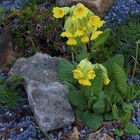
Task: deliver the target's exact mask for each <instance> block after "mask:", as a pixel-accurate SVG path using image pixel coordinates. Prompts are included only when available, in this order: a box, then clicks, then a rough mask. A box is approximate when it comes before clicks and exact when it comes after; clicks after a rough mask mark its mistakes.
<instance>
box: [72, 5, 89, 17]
mask: <svg viewBox="0 0 140 140" xmlns="http://www.w3.org/2000/svg"><path fill="white" fill-rule="evenodd" d="M88 12H89V10H88V9H87V8H86V7H85V6H84V5H83V4H81V3H79V4H77V6H76V7H75V9H74V10H73V15H74V16H75V17H76V18H80V19H82V18H83V17H86V16H87V14H88Z"/></svg>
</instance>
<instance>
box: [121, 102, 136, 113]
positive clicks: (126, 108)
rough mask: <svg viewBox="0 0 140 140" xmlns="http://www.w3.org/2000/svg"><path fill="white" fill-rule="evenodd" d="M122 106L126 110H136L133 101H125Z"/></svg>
mask: <svg viewBox="0 0 140 140" xmlns="http://www.w3.org/2000/svg"><path fill="white" fill-rule="evenodd" d="M122 107H123V111H124V112H128V111H133V110H134V106H133V104H132V103H126V102H123V104H122Z"/></svg>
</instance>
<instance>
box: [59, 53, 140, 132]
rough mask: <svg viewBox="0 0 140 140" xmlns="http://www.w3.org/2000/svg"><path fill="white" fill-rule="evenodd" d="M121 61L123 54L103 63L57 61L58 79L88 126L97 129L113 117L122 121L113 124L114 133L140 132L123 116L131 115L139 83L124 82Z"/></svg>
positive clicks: (77, 114) (122, 60)
mask: <svg viewBox="0 0 140 140" xmlns="http://www.w3.org/2000/svg"><path fill="white" fill-rule="evenodd" d="M123 63H124V58H123V56H122V55H116V56H114V57H113V58H111V59H110V60H107V61H106V62H105V63H103V64H92V63H91V62H90V61H89V60H88V59H83V60H81V61H80V63H79V64H77V63H76V62H74V63H71V62H69V61H67V60H65V59H61V60H60V61H59V65H58V67H59V79H60V80H61V81H63V82H64V83H65V84H66V85H67V86H68V87H69V93H68V94H67V97H68V99H69V101H70V103H71V104H72V106H73V108H74V110H75V114H76V116H77V117H78V118H79V119H81V120H83V122H84V123H85V124H86V125H87V126H89V127H90V128H93V129H98V128H99V127H100V126H102V124H103V122H104V121H110V120H116V121H119V122H121V124H122V125H121V127H120V128H116V133H115V134H116V135H119V132H123V133H124V132H126V133H132V134H134V133H140V131H139V129H138V128H136V127H135V126H134V125H131V124H129V123H128V121H127V120H126V119H125V118H127V117H128V120H129V119H130V117H131V115H130V113H129V112H131V111H132V110H133V109H134V105H133V104H132V101H133V100H134V99H136V98H139V97H140V85H137V84H134V83H131V84H128V83H127V77H126V73H125V72H124V70H123ZM131 128H134V129H133V130H131Z"/></svg>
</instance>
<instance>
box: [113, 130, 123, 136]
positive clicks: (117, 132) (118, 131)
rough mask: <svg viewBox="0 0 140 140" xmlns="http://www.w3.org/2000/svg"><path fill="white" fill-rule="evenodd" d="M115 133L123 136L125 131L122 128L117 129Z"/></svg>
mask: <svg viewBox="0 0 140 140" xmlns="http://www.w3.org/2000/svg"><path fill="white" fill-rule="evenodd" d="M114 133H115V134H116V135H117V136H119V137H121V136H123V134H124V131H123V130H122V129H115V131H114Z"/></svg>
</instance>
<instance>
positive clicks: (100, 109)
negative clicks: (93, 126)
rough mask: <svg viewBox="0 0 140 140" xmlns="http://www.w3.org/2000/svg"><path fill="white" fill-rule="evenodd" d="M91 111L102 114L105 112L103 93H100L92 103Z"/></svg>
mask: <svg viewBox="0 0 140 140" xmlns="http://www.w3.org/2000/svg"><path fill="white" fill-rule="evenodd" d="M93 111H94V112H96V113H97V114H98V113H99V114H102V113H104V112H105V101H104V95H103V94H100V95H99V97H98V100H97V101H96V102H95V104H94V105H93Z"/></svg>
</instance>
